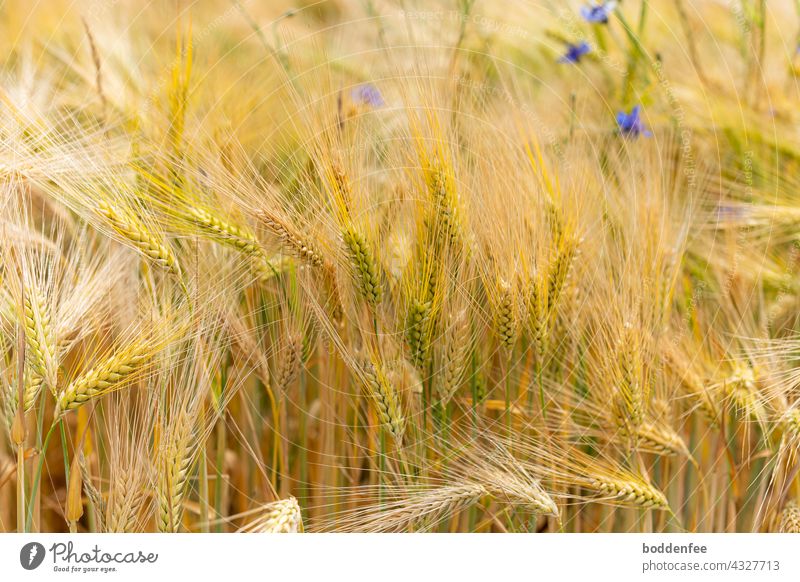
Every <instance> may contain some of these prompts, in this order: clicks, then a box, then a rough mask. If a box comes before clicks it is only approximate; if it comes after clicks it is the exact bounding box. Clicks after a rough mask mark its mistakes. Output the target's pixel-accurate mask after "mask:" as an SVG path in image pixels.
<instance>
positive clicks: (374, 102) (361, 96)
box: [350, 84, 386, 107]
mask: <svg viewBox="0 0 800 582" xmlns="http://www.w3.org/2000/svg"><path fill="white" fill-rule="evenodd" d="M350 96H351V97H352V98H353V101H355V102H356V103H358V104H359V105H369V106H370V107H383V106H384V105H385V104H386V103H385V102H384V100H383V96H382V95H381V92H380V91H378V88H377V87H376V86H375V85H370V84H367V85H359V86H358V87H354V88H353V90H352V91H351V92H350Z"/></svg>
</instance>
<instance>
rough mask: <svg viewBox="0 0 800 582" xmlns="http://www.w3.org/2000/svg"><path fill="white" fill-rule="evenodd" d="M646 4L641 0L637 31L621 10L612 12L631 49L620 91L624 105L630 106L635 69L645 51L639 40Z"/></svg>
mask: <svg viewBox="0 0 800 582" xmlns="http://www.w3.org/2000/svg"><path fill="white" fill-rule="evenodd" d="M647 6H648V0H642V7H641V10H640V12H639V27H638V29H639V30H638V33H637V32H634V30H633V27H631V25H630V24H629V23H628V21H627V19H626V18H625V15H624V14H623V13H622V11H621V10H615V11H614V14H615V15H616V16H617V18H618V19H619V21H620V24H622V28H623V29H624V30H625V34H626V35H627V36H628V40H629V41H630V43H631V45H632V46H631V49H630V51H629V53H628V69H627V74H626V75H625V81H624V83H625V84H624V87H625V89H624V91H623V93H622V102H623V103H624V105H625V106H626V107H628V106H630V101H631V95H632V93H633V86H634V81H635V80H636V79H635V77H636V70H637V65H638V62H639V59H640V58H642V57H645V56H646V55H647V52H646V51H645V49H644V46H643V45H642V42H641V36H642V35H643V33H644V26H645V22H646V20H647Z"/></svg>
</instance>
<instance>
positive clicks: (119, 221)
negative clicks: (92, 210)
mask: <svg viewBox="0 0 800 582" xmlns="http://www.w3.org/2000/svg"><path fill="white" fill-rule="evenodd" d="M97 211H98V212H99V213H100V215H102V216H103V217H104V218H105V219H106V220H108V222H109V224H110V225H111V226H112V228H113V229H114V230H115V231H116V232H117V233H118V234H119V235H120V236H121V237H122V238H124V239H125V240H127V241H128V242H130V243H131V244H132V245H133V246H134V247H135V248H136V249H137V250H138V251H139V252H141V253H142V254H143V255H144V256H146V257H147V258H149V259H150V260H152V261H154V262H155V263H156V264H158V265H160V266H161V267H162V268H164V269H165V270H167V271H169V272H170V273H172V274H173V275H176V276H178V277H180V275H181V270H180V267H179V265H178V259H177V258H176V257H175V254H174V253H173V252H172V249H171V248H169V246H167V244H166V243H164V242H161V241H159V240H158V239H157V238H156V237H155V236H154V235H153V234H152V233H150V232H149V231H148V230H147V229H146V228H145V227H144V225H142V224H140V223H138V222H137V221H135V220H134V219H132V218H130V217H125V216H124V215H123V214H122V213H121V212H120V211H119V210H117V209H116V208H114V207H113V206H112V205H111V204H109V203H108V202H106V201H103V200H101V201H100V202H98V204H97Z"/></svg>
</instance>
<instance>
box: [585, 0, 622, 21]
mask: <svg viewBox="0 0 800 582" xmlns="http://www.w3.org/2000/svg"><path fill="white" fill-rule="evenodd" d="M616 7H617V3H616V2H601V3H600V4H592V5H589V6H581V16H583V19H584V20H585V21H586V22H591V23H592V24H608V19H609V17H610V16H611V13H612V12H614V8H616Z"/></svg>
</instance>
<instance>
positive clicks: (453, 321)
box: [435, 309, 472, 404]
mask: <svg viewBox="0 0 800 582" xmlns="http://www.w3.org/2000/svg"><path fill="white" fill-rule="evenodd" d="M471 325H472V322H471V321H470V318H469V312H468V311H467V310H466V309H462V310H461V311H460V312H459V313H456V314H454V315H451V317H450V319H449V321H448V322H447V328H446V330H445V332H444V338H445V340H444V342H445V343H444V345H445V348H444V354H443V358H442V359H443V362H442V365H441V370H440V373H439V374H438V375H437V377H436V379H435V382H436V383H435V387H436V392H437V397H438V399H439V402H440V403H441V404H447V403H448V402H449V401H450V400H451V399H452V398H453V395H454V394H455V393H456V392H457V391H458V388H459V387H460V386H461V383H462V382H463V381H464V378H465V377H466V372H467V366H468V363H469V356H470V352H471V350H472V337H471Z"/></svg>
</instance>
